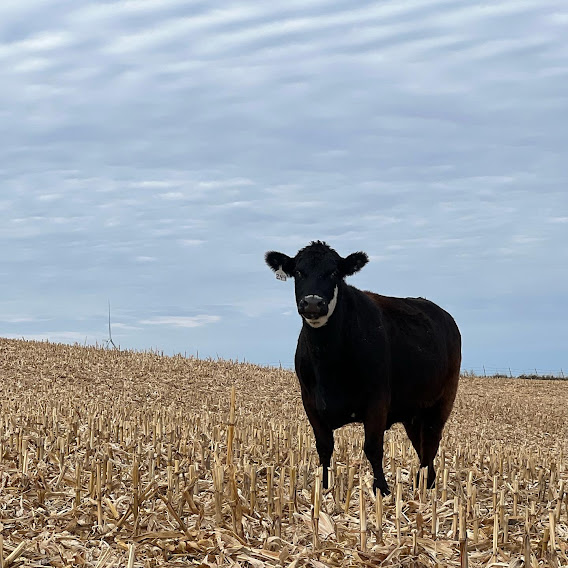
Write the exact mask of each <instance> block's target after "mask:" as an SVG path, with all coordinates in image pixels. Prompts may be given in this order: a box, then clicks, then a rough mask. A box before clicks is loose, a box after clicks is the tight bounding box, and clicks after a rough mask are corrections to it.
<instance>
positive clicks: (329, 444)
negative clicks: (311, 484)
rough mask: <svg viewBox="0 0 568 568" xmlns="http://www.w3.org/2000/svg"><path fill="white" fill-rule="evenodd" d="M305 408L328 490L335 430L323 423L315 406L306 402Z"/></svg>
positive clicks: (324, 485)
mask: <svg viewBox="0 0 568 568" xmlns="http://www.w3.org/2000/svg"><path fill="white" fill-rule="evenodd" d="M304 408H305V409H306V414H307V415H308V420H309V421H310V424H311V425H312V430H313V431H314V437H315V439H316V449H317V451H318V456H319V459H320V465H322V466H323V488H324V489H327V488H328V487H329V479H328V468H329V467H330V465H331V455H332V454H333V445H334V441H333V430H332V429H331V428H330V427H329V426H327V425H326V424H325V423H324V422H323V420H322V419H321V418H320V416H319V414H318V412H317V410H316V408H315V406H312V405H311V404H309V403H306V402H304Z"/></svg>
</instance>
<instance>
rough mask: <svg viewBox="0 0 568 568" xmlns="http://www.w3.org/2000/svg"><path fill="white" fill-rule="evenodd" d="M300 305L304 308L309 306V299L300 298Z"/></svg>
mask: <svg viewBox="0 0 568 568" xmlns="http://www.w3.org/2000/svg"><path fill="white" fill-rule="evenodd" d="M298 307H299V308H301V309H302V310H303V309H304V308H307V307H308V301H307V300H300V303H299V304H298Z"/></svg>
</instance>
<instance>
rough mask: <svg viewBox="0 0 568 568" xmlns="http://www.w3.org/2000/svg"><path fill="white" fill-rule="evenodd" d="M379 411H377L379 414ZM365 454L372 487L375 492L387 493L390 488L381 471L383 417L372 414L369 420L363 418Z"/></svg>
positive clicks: (383, 432) (384, 424)
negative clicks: (368, 464)
mask: <svg viewBox="0 0 568 568" xmlns="http://www.w3.org/2000/svg"><path fill="white" fill-rule="evenodd" d="M380 415H381V413H379V416H380ZM364 426H365V445H364V446H363V449H364V450H365V455H366V456H367V459H368V460H369V462H370V464H371V467H372V468H373V477H374V480H373V489H374V491H375V492H376V491H377V489H379V490H380V492H381V494H382V495H389V494H390V489H389V486H388V485H387V480H386V479H385V473H384V471H383V453H384V447H383V444H384V437H385V426H386V420H385V418H383V417H377V415H375V416H373V417H372V418H371V419H369V420H365V422H364Z"/></svg>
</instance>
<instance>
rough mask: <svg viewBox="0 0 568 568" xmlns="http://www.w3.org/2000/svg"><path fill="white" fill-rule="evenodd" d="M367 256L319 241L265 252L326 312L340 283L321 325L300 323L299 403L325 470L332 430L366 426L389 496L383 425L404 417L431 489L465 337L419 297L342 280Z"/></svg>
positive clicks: (378, 480) (368, 447)
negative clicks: (291, 253)
mask: <svg viewBox="0 0 568 568" xmlns="http://www.w3.org/2000/svg"><path fill="white" fill-rule="evenodd" d="M367 261H368V258H367V255H366V254H365V253H361V252H359V253H353V254H351V255H349V256H348V257H346V258H341V257H340V256H339V254H337V252H335V251H334V250H333V249H332V248H330V247H329V246H328V245H326V244H325V243H322V242H320V241H316V242H312V243H311V244H310V245H308V246H307V247H305V248H303V249H301V250H300V251H299V252H298V254H297V255H296V256H295V257H294V258H290V257H288V256H286V255H283V254H281V253H275V252H270V253H267V255H266V262H267V263H268V265H269V266H270V267H271V268H272V269H273V270H277V269H278V267H279V266H282V268H283V270H284V271H285V272H286V273H287V274H288V275H290V276H294V278H295V288H296V303H297V305H298V306H299V305H300V301H301V300H302V298H304V297H305V296H307V295H317V296H318V297H321V298H322V299H323V303H324V305H325V306H326V308H327V305H329V302H330V301H331V299H332V297H333V293H334V290H335V288H337V294H338V296H337V306H336V307H335V311H334V312H333V313H332V314H331V316H330V317H329V319H328V321H327V323H326V324H325V325H323V326H322V327H319V328H313V327H310V325H309V324H308V323H307V322H306V321H305V320H304V323H303V326H302V330H301V332H300V336H299V338H298V346H297V349H296V356H295V367H296V374H297V375H298V379H299V382H300V388H301V393H302V401H303V404H304V408H305V410H306V414H307V416H308V419H309V421H310V423H311V425H312V428H313V431H314V435H315V439H316V447H317V451H318V454H319V457H320V462H321V464H322V465H323V466H324V487H327V485H328V475H327V468H328V467H329V465H330V460H331V455H332V453H333V446H334V442H333V430H335V429H336V428H339V427H341V426H344V425H345V424H348V423H350V422H362V423H363V424H364V428H365V445H364V450H365V454H366V455H367V458H368V459H369V461H370V463H371V465H372V467H373V474H374V478H375V479H374V484H373V487H374V489H375V490H376V489H377V488H378V489H380V491H381V492H382V493H383V494H387V493H389V489H388V485H387V482H386V480H385V477H384V473H383V464H382V461H383V438H384V432H385V430H386V429H388V428H390V426H391V425H392V424H394V423H395V422H402V423H403V425H404V427H405V429H406V432H407V434H408V437H409V438H410V440H411V442H412V444H413V446H414V448H415V449H416V452H417V453H418V456H419V458H420V465H421V466H422V467H427V468H428V486H429V487H432V486H433V485H434V482H435V479H436V476H435V472H434V457H435V455H436V452H437V451H438V445H439V442H440V438H441V436H442V429H443V427H444V425H445V423H446V420H447V419H448V416H449V415H450V412H451V410H452V407H453V403H454V399H455V395H456V391H457V387H458V379H459V371H460V364H461V336H460V332H459V330H458V328H457V325H456V323H455V321H454V320H453V318H452V317H451V316H450V315H449V314H448V313H447V312H446V311H444V310H443V309H442V308H440V307H439V306H437V305H436V304H434V303H432V302H430V301H428V300H425V299H423V298H394V297H389V296H381V295H379V294H374V293H372V292H364V291H361V290H358V289H357V288H355V287H353V286H349V285H348V284H346V283H345V281H344V280H343V279H344V277H345V276H348V275H350V274H353V273H354V272H357V271H358V270H360V269H361V268H362V267H363V266H364V265H365V264H366V263H367Z"/></svg>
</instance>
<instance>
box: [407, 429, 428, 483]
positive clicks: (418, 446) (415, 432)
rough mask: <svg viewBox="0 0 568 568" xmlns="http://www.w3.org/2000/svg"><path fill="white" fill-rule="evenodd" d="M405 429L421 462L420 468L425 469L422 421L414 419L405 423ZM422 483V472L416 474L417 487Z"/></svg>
mask: <svg viewBox="0 0 568 568" xmlns="http://www.w3.org/2000/svg"><path fill="white" fill-rule="evenodd" d="M403 425H404V429H405V430H406V434H407V435H408V438H409V439H410V441H411V442H412V446H413V447H414V449H415V450H416V454H417V455H418V459H419V460H420V467H424V465H423V460H422V421H421V420H420V419H418V418H412V419H411V420H407V421H405V422H403ZM419 481H420V472H418V473H417V474H416V487H418V483H419Z"/></svg>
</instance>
